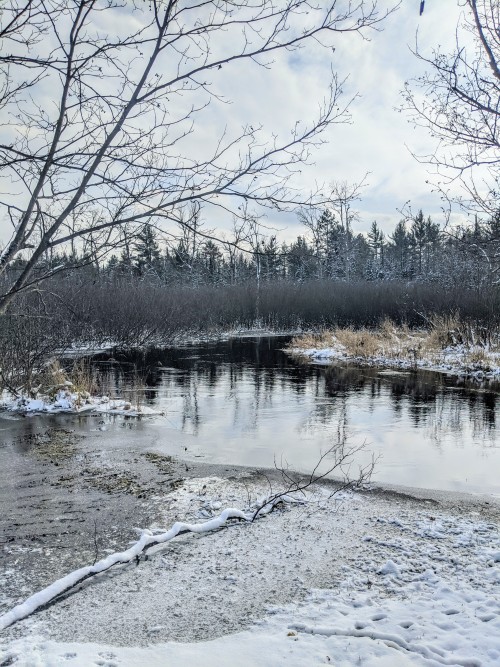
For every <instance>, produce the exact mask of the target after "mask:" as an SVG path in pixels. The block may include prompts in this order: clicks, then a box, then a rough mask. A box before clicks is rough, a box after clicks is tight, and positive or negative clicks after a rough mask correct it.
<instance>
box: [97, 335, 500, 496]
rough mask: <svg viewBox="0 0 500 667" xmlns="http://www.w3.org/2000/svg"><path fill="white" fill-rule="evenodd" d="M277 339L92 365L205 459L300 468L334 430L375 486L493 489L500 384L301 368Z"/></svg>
mask: <svg viewBox="0 0 500 667" xmlns="http://www.w3.org/2000/svg"><path fill="white" fill-rule="evenodd" d="M286 342H287V339H285V338H280V337H273V338H258V339H251V338H246V339H232V340H229V341H227V342H219V343H206V344H200V345H196V346H189V347H184V348H181V349H175V350H152V351H150V352H148V353H147V354H139V353H135V354H128V355H117V356H116V357H115V358H113V359H109V358H107V357H105V356H102V357H101V358H99V359H96V368H97V369H98V373H99V376H100V379H101V382H102V385H103V386H104V387H105V388H107V389H106V390H107V391H108V392H109V393H110V394H112V395H113V394H119V395H123V396H127V395H129V396H131V397H135V398H134V400H137V399H138V398H139V400H141V401H143V402H145V403H146V404H150V405H155V406H156V407H158V406H159V407H161V409H163V410H165V411H166V415H167V417H166V419H167V420H168V424H169V425H170V427H173V428H175V429H176V430H178V431H180V432H181V433H184V434H187V435H190V436H193V437H194V438H196V442H197V443H198V446H199V450H198V451H199V452H200V454H199V455H203V456H205V457H206V458H207V460H210V461H216V462H232V463H241V464H245V465H272V463H273V460H274V456H275V455H278V456H280V455H281V454H285V455H286V457H287V458H288V460H290V461H293V463H294V465H296V466H297V467H302V468H303V469H308V468H309V467H310V465H311V463H314V459H315V457H316V456H317V455H318V453H319V452H321V451H322V450H324V448H325V447H327V446H328V443H329V442H330V441H331V438H332V433H334V432H336V430H337V429H338V428H339V427H341V428H342V429H343V430H344V431H345V432H346V433H348V434H349V435H350V437H351V438H352V439H354V440H355V441H356V442H362V441H364V440H367V441H368V442H369V443H370V447H371V448H372V451H374V452H375V453H377V454H378V453H380V454H382V456H383V463H382V466H381V467H379V471H378V479H380V481H390V482H394V483H400V484H408V485H415V486H429V487H437V488H455V489H456V488H461V489H464V490H482V489H484V488H485V487H488V488H489V489H490V490H492V489H493V490H495V492H497V491H496V489H498V492H500V486H499V482H498V481H497V479H496V475H495V470H496V469H498V464H500V449H499V439H498V431H497V427H496V425H497V416H498V415H497V413H498V409H499V408H498V397H499V392H500V387H499V385H498V384H496V385H495V384H490V385H488V386H478V385H477V384H468V383H466V382H464V381H463V380H461V381H457V380H456V379H453V378H452V377H449V376H445V375H440V374H435V373H431V372H426V371H419V372H414V371H408V372H391V371H380V370H377V369H373V368H356V367H353V366H348V365H338V366H334V367H330V368H327V367H320V366H311V365H307V364H300V363H298V362H296V361H293V360H291V359H290V358H289V357H287V356H286V355H285V354H284V353H283V352H282V347H283V346H284V344H285V343H286ZM138 383H139V384H142V389H140V390H138V389H137V384H138ZM139 394H140V395H139ZM485 453H487V454H488V456H489V457H490V460H486V461H485V458H484V456H485ZM491 457H493V458H491Z"/></svg>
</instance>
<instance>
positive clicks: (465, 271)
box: [10, 209, 500, 290]
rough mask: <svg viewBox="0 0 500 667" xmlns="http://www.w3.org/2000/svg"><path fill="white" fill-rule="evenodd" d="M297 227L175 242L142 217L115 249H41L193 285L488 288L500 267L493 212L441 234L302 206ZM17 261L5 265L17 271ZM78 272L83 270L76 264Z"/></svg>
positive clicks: (419, 223) (55, 265) (95, 267)
mask: <svg viewBox="0 0 500 667" xmlns="http://www.w3.org/2000/svg"><path fill="white" fill-rule="evenodd" d="M300 220H301V222H302V223H303V224H304V226H305V228H306V229H305V233H304V234H302V235H299V236H298V237H297V238H296V239H295V240H294V241H292V242H290V243H286V242H281V243H280V242H279V240H278V238H277V236H276V235H270V236H263V235H262V234H261V232H260V231H259V232H256V233H255V234H254V235H253V236H252V234H251V233H246V234H243V233H241V228H240V230H239V231H240V234H239V236H238V235H237V234H235V235H234V238H235V240H233V241H227V242H219V243H218V242H216V240H214V239H213V238H209V234H207V233H206V232H205V231H204V227H203V225H202V224H201V223H197V224H196V225H195V226H191V227H190V228H183V229H182V235H181V236H179V237H177V238H176V239H175V241H174V242H172V241H168V240H165V238H164V237H162V236H161V235H160V233H159V232H158V231H157V230H156V229H155V227H153V226H151V225H149V224H145V225H144V226H143V227H141V228H139V229H138V231H136V233H135V234H133V235H132V234H130V235H127V237H126V238H125V239H124V242H123V243H122V244H121V248H120V249H118V250H117V251H116V250H115V251H114V252H113V251H111V252H110V253H108V255H107V256H106V257H105V258H104V259H103V258H102V257H101V256H100V255H99V254H98V253H97V252H96V253H95V254H94V255H93V254H92V252H91V249H90V251H89V249H87V248H85V249H82V250H81V251H80V253H81V255H79V251H78V249H76V248H73V249H72V251H71V252H63V253H60V254H59V253H50V254H49V253H47V254H46V256H45V258H44V262H43V267H42V270H45V271H48V272H51V271H54V270H56V269H57V270H63V269H68V271H69V272H70V273H71V267H73V266H79V265H80V264H81V262H82V261H83V257H84V256H85V257H87V258H88V260H87V269H86V275H87V276H88V275H94V276H99V279H100V280H105V279H109V280H123V279H126V280H139V281H144V282H151V283H155V284H164V285H177V286H179V285H180V286H187V287H196V286H201V285H237V284H245V283H252V282H255V283H257V284H260V283H264V282H265V283H270V282H277V281H287V282H293V283H303V282H308V281H315V280H318V281H323V280H332V281H343V282H360V281H370V282H373V281H406V282H413V281H414V282H424V283H436V284H440V285H442V286H443V287H446V286H454V285H462V286H463V287H466V288H468V289H473V290H474V289H476V290H477V289H482V288H487V287H488V288H492V287H494V286H495V285H496V284H497V281H498V278H499V269H500V264H499V260H500V213H499V214H498V215H496V216H494V217H492V218H490V219H488V220H486V221H483V222H482V221H480V220H479V219H477V218H476V221H475V224H474V225H473V226H468V227H464V228H456V229H454V230H453V231H452V232H450V231H446V230H445V229H443V227H442V226H441V225H440V224H439V223H438V222H434V221H433V220H432V218H431V217H430V216H425V215H424V213H423V211H422V210H420V211H419V212H418V213H417V214H416V215H415V216H413V217H412V218H409V219H406V220H400V221H399V222H398V223H397V224H396V226H395V228H394V229H393V231H392V233H384V232H383V231H382V230H381V228H380V226H379V224H378V223H377V222H376V221H374V222H373V223H372V225H371V228H370V231H369V232H368V233H367V234H362V233H359V232H355V231H354V230H353V228H352V221H351V220H349V219H347V220H342V219H341V217H340V216H339V215H338V214H337V213H336V212H332V210H330V209H324V210H323V211H319V212H317V211H316V212H312V211H302V212H301V213H300ZM24 264H25V260H23V258H22V257H21V258H19V259H18V260H17V261H16V262H14V263H13V264H12V266H11V268H10V272H11V273H13V274H15V273H16V272H20V271H22V270H23V268H24ZM79 270H81V268H80V269H79Z"/></svg>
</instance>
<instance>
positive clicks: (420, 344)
mask: <svg viewBox="0 0 500 667" xmlns="http://www.w3.org/2000/svg"><path fill="white" fill-rule="evenodd" d="M427 323H428V328H427V329H418V330H415V329H410V328H409V327H408V326H407V325H402V326H401V325H396V324H395V323H394V322H393V321H392V320H390V319H387V318H386V319H385V320H383V321H382V323H381V324H380V326H379V327H378V328H377V329H365V328H361V329H355V328H353V327H349V328H341V327H337V328H336V329H334V330H333V331H332V332H327V331H323V332H321V333H320V334H308V335H307V336H299V337H296V338H294V340H293V344H292V345H291V347H295V348H299V349H300V348H302V349H307V348H316V349H321V348H326V347H335V345H336V344H337V345H339V344H340V345H341V346H342V347H343V349H344V351H345V353H346V354H347V356H349V357H355V358H359V359H374V358H381V357H384V358H389V359H401V360H406V361H410V362H411V363H413V364H417V362H418V361H419V360H421V359H426V360H427V361H431V362H433V363H436V364H439V363H448V362H449V355H448V353H447V352H445V350H446V351H448V350H449V349H450V348H451V350H454V351H455V354H456V355H459V356H458V357H457V358H460V360H461V363H462V364H464V365H466V366H474V367H478V368H482V369H484V370H486V369H488V368H490V367H491V366H492V365H497V364H496V362H495V359H494V357H495V351H500V337H499V334H498V332H492V331H491V330H490V331H488V332H487V336H486V335H485V332H483V331H482V330H478V329H477V328H476V329H475V328H474V327H473V326H472V325H471V324H470V323H467V322H463V321H462V320H460V318H459V316H458V315H457V314H453V315H447V316H432V317H431V318H429V319H428V320H427ZM486 341H488V342H486Z"/></svg>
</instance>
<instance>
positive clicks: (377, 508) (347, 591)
mask: <svg viewBox="0 0 500 667" xmlns="http://www.w3.org/2000/svg"><path fill="white" fill-rule="evenodd" d="M138 458H142V459H143V461H144V465H145V466H147V467H146V468H144V470H142V473H143V474H142V479H146V478H149V476H150V473H151V470H153V469H156V476H155V477H154V479H151V480H150V482H149V488H148V489H142V491H141V492H140V493H139V491H138V486H137V485H136V487H137V488H136V487H128V488H125V489H124V488H122V487H120V486H119V485H118V486H115V487H113V486H111V485H110V486H108V487H107V488H104V487H102V485H101V486H100V485H99V484H98V485H94V486H92V488H91V489H89V488H88V487H87V486H86V485H85V483H83V484H82V482H81V481H80V480H74V482H72V484H73V486H69V485H68V486H64V485H57V486H56V487H55V488H54V489H53V490H52V496H53V497H54V493H55V496H56V497H57V496H58V494H59V492H60V491H62V492H63V493H65V494H66V497H67V498H70V497H71V496H72V495H73V496H75V497H74V500H75V501H76V500H78V501H79V502H81V503H84V504H85V502H86V501H85V498H87V500H89V499H92V501H93V502H96V504H97V502H98V501H99V498H100V504H101V507H105V508H106V509H105V510H104V512H105V516H102V518H99V520H98V523H97V529H96V531H95V534H94V535H91V534H90V535H87V538H88V539H85V535H83V540H82V528H80V529H79V534H73V533H72V528H73V527H76V526H77V525H78V518H79V516H81V513H80V512H79V513H77V514H72V513H71V512H70V513H67V514H66V517H65V518H66V519H67V521H66V522H65V523H64V524H62V525H64V526H65V529H66V531H68V536H67V537H66V538H65V537H64V535H61V534H60V533H59V535H58V537H59V538H60V539H61V542H59V546H60V547H63V548H62V549H57V548H56V547H57V545H56V544H55V538H54V537H52V538H50V535H47V534H46V533H42V535H45V536H44V537H41V536H40V537H41V542H38V543H37V542H36V541H35V543H33V542H31V543H30V540H29V539H27V536H26V535H25V536H24V538H23V539H22V540H20V541H19V540H17V539H16V540H14V541H13V542H8V543H7V544H4V545H3V552H4V556H5V555H8V556H9V563H10V564H9V565H8V567H7V568H5V569H4V574H3V576H2V582H1V583H2V588H1V590H2V596H3V598H4V599H3V600H1V602H2V610H3V611H5V610H6V609H8V608H11V607H12V606H13V605H14V604H15V603H17V602H18V601H19V600H20V599H21V598H25V597H26V596H27V595H28V594H30V593H32V592H34V590H33V586H34V584H33V581H36V586H35V590H36V588H39V587H41V586H42V585H46V584H47V583H50V581H51V580H53V579H54V578H57V577H58V576H62V574H65V573H66V571H67V569H66V570H65V569H64V568H63V567H61V566H60V564H58V561H59V562H60V561H65V562H66V568H68V567H76V566H77V565H78V564H80V561H82V560H83V562H84V563H88V561H89V559H90V562H92V554H93V551H94V550H95V549H96V548H97V550H98V551H99V554H100V557H102V555H103V554H106V553H107V549H108V548H111V550H116V549H117V548H119V547H120V546H121V547H122V548H126V546H127V540H128V539H134V537H135V536H134V533H133V530H132V529H133V527H134V525H139V526H140V527H141V528H149V529H151V530H152V531H155V530H159V529H166V528H168V527H169V526H170V525H171V524H172V523H173V522H174V521H175V520H187V521H191V522H200V521H201V522H203V521H207V520H209V519H210V518H212V517H215V516H218V515H219V514H220V512H221V510H222V509H223V508H224V507H228V506H229V507H239V508H242V509H243V508H245V507H248V505H249V503H251V502H253V501H255V499H256V498H257V497H259V496H260V495H262V494H265V493H268V492H269V483H270V484H271V485H272V486H273V487H274V488H277V485H278V484H279V480H278V478H277V477H276V473H275V472H273V471H256V470H251V469H245V468H235V467H231V468H230V467H228V466H217V467H212V466H209V465H206V464H203V465H196V464H193V463H191V462H189V463H185V462H183V461H181V460H177V461H173V460H168V459H167V457H161V456H158V454H156V453H155V452H154V451H151V452H149V453H148V452H147V451H141V452H139V451H129V452H127V453H124V452H123V451H120V452H116V456H115V457H114V458H113V457H112V456H111V455H110V454H109V453H108V455H107V457H106V466H107V470H109V471H111V469H113V470H115V472H116V468H115V466H117V465H120V469H119V470H118V471H117V472H118V474H119V476H121V477H123V476H124V472H123V471H124V470H125V469H126V468H127V466H128V467H134V465H135V470H136V473H139V472H141V466H140V465H138V464H137V462H136V463H135V464H134V461H137V459H138ZM111 459H112V460H111ZM54 460H55V459H53V461H54ZM64 461H65V459H59V460H58V463H59V464H60V465H59V466H57V474H58V475H59V474H60V473H59V467H63V468H64V465H65V464H64ZM52 465H53V462H52ZM120 470H121V472H120ZM183 470H184V474H182V471H183ZM64 476H65V475H64V471H63V474H62V477H64ZM171 478H172V479H174V480H177V482H176V484H174V485H172V483H171V482H172V479H171ZM136 482H137V483H138V482H139V480H136ZM334 488H335V486H334V483H326V482H323V483H321V484H319V485H317V486H316V487H315V488H314V489H311V490H310V491H309V492H308V495H307V498H306V500H307V502H306V503H305V504H301V505H286V506H284V507H282V508H281V509H278V510H276V511H275V512H273V513H272V514H270V515H268V516H267V517H265V518H262V519H260V520H258V521H256V522H254V523H241V522H239V523H234V524H233V525H231V526H229V527H228V528H226V529H223V530H220V531H217V532H212V533H205V534H201V535H193V534H189V535H184V536H181V537H179V538H178V539H176V540H175V541H173V542H171V543H169V544H168V545H167V546H164V547H162V548H160V549H156V550H155V551H154V552H152V553H150V554H149V557H148V559H142V560H140V562H139V563H137V564H136V563H134V564H131V565H129V566H126V567H123V568H121V569H119V570H116V571H114V572H110V573H107V574H104V575H102V576H101V577H100V578H98V579H97V580H94V581H91V582H88V583H87V584H85V585H84V586H83V587H82V588H81V589H80V590H78V591H76V592H75V593H74V594H72V595H70V596H69V597H67V598H66V599H64V600H62V601H60V602H58V603H57V604H55V605H54V606H52V607H49V608H48V609H46V610H44V611H42V612H40V613H38V614H36V615H34V616H32V617H30V618H27V619H26V620H24V621H20V622H19V623H17V624H16V625H14V626H12V627H11V628H10V629H8V630H6V631H5V632H4V633H3V634H2V637H1V640H0V664H5V665H10V664H15V665H19V666H21V665H30V666H31V665H44V666H49V665H56V664H61V662H64V663H65V664H66V662H67V664H71V665H86V666H87V665H92V664H100V665H106V666H107V667H111V665H120V667H121V666H134V665H138V664H148V665H151V666H155V665H165V664H172V665H175V664H185V665H187V666H190V665H192V666H193V667H194V666H195V665H198V664H200V663H201V662H203V664H204V665H207V666H209V667H210V666H212V665H213V666H214V667H215V665H221V666H227V667H229V666H231V667H235V666H240V665H241V666H242V667H247V666H248V667H250V666H252V665H255V666H257V665H258V666H259V667H265V666H267V665H269V667H271V666H272V667H276V666H277V665H283V666H285V665H286V666H287V667H293V666H297V667H299V666H300V667H302V666H303V665H323V664H335V665H336V666H337V665H339V666H342V667H354V666H355V665H359V664H361V665H365V666H366V667H375V666H377V667H381V666H388V665H390V666H391V667H393V666H394V667H396V666H403V665H404V666H407V665H408V666H409V665H419V666H420V665H421V666H423V665H426V666H427V667H428V666H429V665H442V664H448V665H468V666H469V667H471V666H473V667H479V666H484V667H485V666H487V665H491V666H493V665H495V664H498V661H499V660H500V640H499V639H498V637H500V531H499V521H500V506H499V503H498V501H496V500H495V499H494V498H491V497H486V496H484V497H481V496H476V497H474V496H464V495H461V496H457V495H454V494H438V493H432V492H426V491H420V492H419V493H409V494H408V493H404V492H399V493H398V492H394V491H391V492H385V491H382V490H375V489H373V490H371V491H369V490H365V491H360V492H356V493H342V494H340V495H337V496H333V497H332V496H331V493H332V490H333V489H334ZM105 499H106V505H104V500H105ZM114 507H115V509H116V510H118V508H119V507H120V508H128V509H126V511H125V512H123V511H122V510H120V511H121V516H120V512H118V511H115V510H114V509H113V508H114ZM134 508H135V509H134ZM75 509H76V508H75ZM125 514H127V516H126V518H125ZM93 516H98V515H97V514H95V513H94V515H93ZM85 518H86V519H87V517H85ZM61 519H63V517H60V520H61ZM38 522H39V524H40V528H41V530H44V531H45V530H47V529H46V528H45V529H44V528H43V526H42V525H41V523H42V518H41V517H39V518H38ZM124 522H126V523H128V529H127V527H126V526H125V525H124ZM135 522H137V523H135ZM87 523H91V517H90V516H89V517H88V521H87ZM79 525H80V526H81V525H82V524H79ZM37 528H38V527H37V525H36V524H35V525H33V523H32V524H31V526H30V527H28V526H27V525H26V526H25V529H24V531H21V532H24V533H26V531H28V532H31V531H32V532H33V533H36V531H37ZM18 530H19V529H18ZM127 533H128V538H127ZM108 535H111V536H114V537H113V539H108ZM94 538H97V547H96V546H95V544H93V542H95V539H94ZM79 540H80V545H82V544H84V545H85V547H84V548H83V549H81V551H82V552H84V554H83V555H82V556H81V557H80V556H79V551H78V543H79V542H78V541H79ZM87 542H89V543H88V544H87ZM65 543H66V545H67V546H69V547H70V549H71V553H67V551H66V550H65V549H64V546H65ZM47 560H49V563H48V564H47ZM16 561H17V562H16ZM19 561H20V562H21V563H24V564H25V567H26V569H29V568H31V574H32V575H34V576H33V577H32V579H31V581H30V576H29V575H30V573H29V572H27V571H24V572H22V573H21V572H20V568H19ZM70 563H73V565H71V566H70ZM47 565H48V567H47ZM16 581H17V584H16ZM42 582H43V583H42ZM6 584H8V585H6ZM7 594H8V595H9V599H8V600H7V599H6V596H7Z"/></svg>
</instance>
